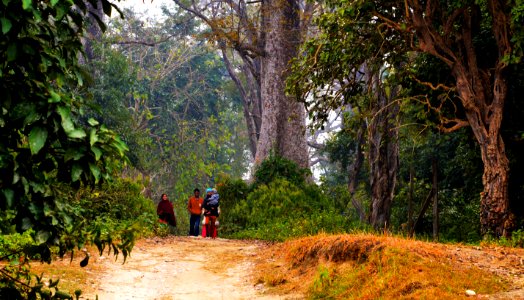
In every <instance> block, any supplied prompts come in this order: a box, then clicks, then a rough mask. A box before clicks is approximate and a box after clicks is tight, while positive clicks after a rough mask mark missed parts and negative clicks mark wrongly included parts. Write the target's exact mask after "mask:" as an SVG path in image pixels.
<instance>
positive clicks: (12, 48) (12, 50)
mask: <svg viewBox="0 0 524 300" xmlns="http://www.w3.org/2000/svg"><path fill="white" fill-rule="evenodd" d="M17 53H18V52H17V49H16V44H9V46H8V47H7V61H13V60H15V59H16V54H17Z"/></svg>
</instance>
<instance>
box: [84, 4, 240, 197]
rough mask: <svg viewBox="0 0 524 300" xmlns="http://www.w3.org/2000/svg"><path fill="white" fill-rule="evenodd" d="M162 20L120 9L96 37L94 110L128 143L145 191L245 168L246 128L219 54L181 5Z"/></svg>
mask: <svg viewBox="0 0 524 300" xmlns="http://www.w3.org/2000/svg"><path fill="white" fill-rule="evenodd" d="M165 13H166V14H168V18H167V19H166V21H163V22H155V21H152V22H151V24H149V26H143V22H146V21H147V20H142V19H140V18H139V17H138V16H137V15H135V13H133V12H131V11H125V15H126V19H125V20H123V21H122V20H113V22H111V23H110V24H109V26H108V31H107V32H106V33H105V34H104V36H103V38H102V39H101V40H100V42H98V43H94V50H95V51H94V53H95V59H93V60H92V61H91V67H92V72H93V74H94V80H95V82H94V85H93V86H92V87H91V92H92V93H93V96H94V97H93V98H94V100H95V103H96V106H97V107H98V109H97V108H95V109H94V110H92V113H93V114H94V115H96V116H98V117H100V118H101V119H102V120H104V122H105V123H107V124H110V125H111V126H112V127H113V128H115V130H116V131H118V132H119V133H120V134H121V135H122V136H123V138H124V140H125V141H126V142H127V143H128V145H129V147H130V149H131V151H130V154H129V157H130V161H131V163H132V168H130V169H134V171H131V170H128V171H127V172H126V173H127V175H128V176H132V174H133V173H134V174H141V176H143V177H144V178H145V179H146V181H147V182H149V186H148V190H147V192H148V193H150V192H152V191H155V193H158V192H160V191H161V190H169V191H172V192H173V193H176V194H177V195H180V194H185V193H189V192H191V191H192V190H193V188H194V187H195V185H199V184H203V183H210V184H211V183H212V181H213V179H214V178H215V177H216V175H217V174H218V173H219V172H225V173H228V174H231V175H235V176H238V177H241V176H242V175H243V174H244V173H245V172H246V170H247V164H248V162H249V159H248V157H247V153H246V151H248V150H247V133H246V130H245V127H244V126H243V123H242V119H241V117H242V114H241V110H240V109H241V106H240V99H239V94H238V92H237V91H236V89H235V87H234V85H233V84H232V82H231V80H230V79H229V77H228V76H227V73H226V72H227V71H226V69H225V67H224V65H223V63H222V61H221V59H220V56H219V55H217V53H216V52H214V51H213V49H212V48H210V47H209V45H206V44H205V43H203V42H201V41H197V40H195V39H193V38H192V37H189V36H190V35H194V34H199V29H198V26H199V24H200V23H199V20H197V19H194V18H192V17H191V16H188V14H187V13H186V12H184V11H182V10H175V11H171V12H167V11H166V12H165Z"/></svg>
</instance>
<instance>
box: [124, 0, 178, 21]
mask: <svg viewBox="0 0 524 300" xmlns="http://www.w3.org/2000/svg"><path fill="white" fill-rule="evenodd" d="M115 3H116V5H117V6H118V7H121V8H132V9H133V10H134V11H136V12H139V13H145V14H147V17H149V18H154V17H160V15H161V14H162V11H161V10H160V7H162V5H167V6H168V7H169V6H173V5H174V3H173V1H172V0H153V1H151V0H144V1H143V0H124V1H121V2H115Z"/></svg>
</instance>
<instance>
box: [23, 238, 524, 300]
mask: <svg viewBox="0 0 524 300" xmlns="http://www.w3.org/2000/svg"><path fill="white" fill-rule="evenodd" d="M403 243H404V242H403ZM405 245H408V246H406V247H407V248H409V247H417V249H418V252H417V253H419V254H421V255H424V253H425V250H424V249H426V248H427V247H430V248H431V251H427V252H428V253H426V254H425V255H426V256H429V257H432V258H433V259H438V260H442V261H446V262H450V263H452V264H456V265H457V266H458V267H460V268H470V267H478V268H480V269H483V270H486V271H488V272H489V273H492V274H494V275H498V276H501V277H503V278H505V279H506V280H507V281H508V282H509V283H510V287H509V291H506V292H503V293H499V294H496V295H484V296H479V297H477V298H480V299H497V300H500V299H524V249H508V248H503V247H494V246H491V247H490V246H482V247H472V246H461V245H446V244H431V245H429V246H427V247H426V248H424V247H421V246H420V245H419V246H417V245H418V244H413V245H411V246H409V245H410V242H409V241H405ZM279 249H280V248H278V247H276V248H275V247H269V246H268V245H267V244H265V243H263V242H255V241H239V240H226V239H216V240H210V239H203V238H189V237H175V236H171V237H168V238H150V239H142V240H139V241H138V242H137V244H136V245H135V247H134V248H133V251H132V253H131V256H130V257H128V259H127V262H126V263H125V264H122V262H123V258H122V256H120V257H119V258H118V261H115V259H114V256H105V255H106V253H104V255H103V256H99V255H98V253H95V251H96V250H95V249H94V248H92V249H91V251H92V253H91V260H90V262H89V264H88V266H87V267H85V268H81V267H80V266H79V262H80V260H82V259H83V254H80V255H75V258H74V261H73V263H70V260H69V259H68V258H64V259H61V260H57V261H55V262H54V263H53V265H52V266H49V265H46V264H36V265H35V266H33V268H34V271H35V272H36V273H40V272H45V273H46V274H48V277H49V276H51V275H52V276H51V277H53V278H54V279H57V278H61V285H63V286H66V287H71V288H73V287H74V288H79V287H80V288H81V289H82V290H83V292H84V294H83V295H82V297H81V299H95V298H96V295H98V297H99V299H101V300H106V299H124V300H127V299H161V300H168V299H177V300H178V299H213V300H219V299H228V300H229V299H232V300H235V299H237V300H239V299H262V300H264V299H266V300H272V299H295V300H296V299H304V298H305V296H303V295H300V294H286V295H283V296H279V295H274V294H270V293H268V292H267V290H266V288H265V287H264V285H263V284H256V282H257V281H258V280H259V278H260V277H262V278H264V281H266V279H267V278H273V277H274V279H278V278H280V277H279V274H277V273H278V272H282V271H284V274H287V273H286V271H285V269H286V268H287V267H283V266H285V265H286V264H287V263H286V262H285V261H280V259H281V258H279V255H276V254H281V253H282V251H280V250H281V249H280V250H279ZM275 251H276V252H275ZM435 253H437V254H435ZM265 263H269V264H270V265H271V266H273V265H275V266H279V268H278V269H267V268H264V264H265ZM280 267H282V269H280ZM255 268H257V270H255ZM263 270H266V271H263ZM271 270H273V271H271ZM264 272H265V273H264ZM275 272H276V273H275ZM280 275H281V274H280ZM291 281H292V280H291ZM291 281H290V282H289V283H290V284H296V286H294V287H293V288H291V289H287V288H285V289H283V290H281V291H275V289H273V288H271V291H272V292H281V293H289V292H291V293H297V292H298V291H300V290H301V286H307V283H306V282H305V281H300V282H298V283H292V282H291ZM269 284H270V285H271V283H269ZM72 291H74V289H72V290H70V292H72Z"/></svg>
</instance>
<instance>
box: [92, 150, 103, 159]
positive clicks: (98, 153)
mask: <svg viewBox="0 0 524 300" xmlns="http://www.w3.org/2000/svg"><path fill="white" fill-rule="evenodd" d="M91 151H93V153H94V154H95V159H96V160H97V161H98V160H100V157H101V156H102V150H100V148H98V147H91Z"/></svg>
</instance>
